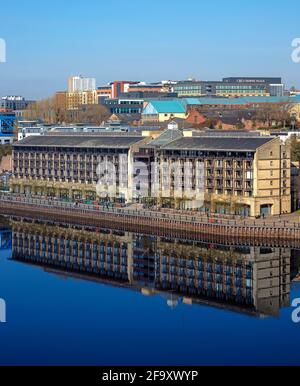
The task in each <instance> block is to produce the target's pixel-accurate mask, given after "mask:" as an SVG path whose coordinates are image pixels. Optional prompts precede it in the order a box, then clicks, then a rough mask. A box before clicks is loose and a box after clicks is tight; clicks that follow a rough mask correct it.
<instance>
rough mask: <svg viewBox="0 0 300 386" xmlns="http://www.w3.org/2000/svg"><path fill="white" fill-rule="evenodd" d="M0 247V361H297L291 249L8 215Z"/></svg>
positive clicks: (299, 328) (296, 289) (299, 268)
mask: <svg viewBox="0 0 300 386" xmlns="http://www.w3.org/2000/svg"><path fill="white" fill-rule="evenodd" d="M0 248H1V249H0V299H2V300H3V301H4V302H5V303H4V302H2V303H0V304H2V311H1V310H0V318H1V315H2V319H3V318H4V317H5V319H6V323H0V347H1V349H0V364H9V365H11V364H17V365H33V364H34V365H49V364H56V365H85V364H87V365H229V364H230V365H244V364H246V365H248V364H258V365H267V364H270V365H277V364H289V365H291V364H297V365H299V364H300V354H299V351H298V347H299V345H300V323H295V322H297V321H298V318H297V311H296V310H295V308H293V307H292V306H291V305H292V302H293V301H294V300H295V299H297V298H300V284H299V280H300V253H299V251H297V250H294V249H291V248H287V247H279V246H278V247H268V246H267V245H263V246H255V245H240V244H239V243H238V242H231V244H229V243H228V244H227V245H224V244H215V243H210V242H208V241H207V240H206V241H205V242H204V241H203V240H198V241H197V242H195V241H189V240H179V239H176V240H175V239H172V238H168V237H164V238H162V237H158V236H155V235H152V236H151V235H142V234H133V233H130V232H128V233H127V232H119V231H116V230H110V229H82V228H79V227H74V226H72V227H71V226H68V225H63V226H62V225H55V224H52V225H50V224H47V225H46V224H33V223H30V222H20V221H10V222H8V221H7V220H1V237H0ZM293 313H294V318H293V317H292V315H293ZM299 314H300V313H299ZM295 316H296V318H295ZM293 319H294V320H293Z"/></svg>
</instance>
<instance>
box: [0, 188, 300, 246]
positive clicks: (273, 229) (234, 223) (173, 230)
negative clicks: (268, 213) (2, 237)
mask: <svg viewBox="0 0 300 386" xmlns="http://www.w3.org/2000/svg"><path fill="white" fill-rule="evenodd" d="M0 213H2V214H4V215H9V216H18V217H21V218H27V217H29V218H33V219H36V220H41V221H60V222H65V223H72V224H78V225H85V226H99V227H100V226H102V227H103V226H107V227H113V228H116V229H120V230H124V231H133V232H146V233H151V230H152V231H153V233H154V231H156V232H157V231H159V233H163V234H165V233H166V234H170V235H173V236H177V235H178V236H179V237H188V238H191V239H194V240H195V239H197V238H200V237H201V236H202V235H209V236H217V237H225V238H226V237H235V238H239V239H240V240H252V241H253V240H256V241H258V243H259V242H260V241H261V240H264V239H268V240H282V241H284V240H293V241H295V242H296V243H297V245H298V243H299V245H300V222H299V215H296V214H295V215H285V216H280V217H279V216H278V217H270V218H266V219H250V218H245V219H243V218H240V217H234V218H233V217H225V216H223V217H220V216H207V215H205V214H200V213H194V212H193V213H189V212H187V213H179V212H178V211H173V210H146V209H142V208H141V207H140V206H136V207H134V206H132V207H126V208H108V207H105V208H104V207H99V206H98V205H87V204H82V203H68V202H63V201H59V200H54V199H53V200H51V199H43V198H31V197H26V196H18V195H14V194H10V193H3V194H0Z"/></svg>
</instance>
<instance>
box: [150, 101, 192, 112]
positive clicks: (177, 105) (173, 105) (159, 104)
mask: <svg viewBox="0 0 300 386" xmlns="http://www.w3.org/2000/svg"><path fill="white" fill-rule="evenodd" d="M149 103H151V105H152V106H153V107H154V109H155V110H156V111H157V113H158V114H164V113H165V114H168V113H177V114H185V113H186V108H185V106H184V105H183V104H182V103H181V102H180V101H178V100H177V101H176V100H174V101H162V100H160V101H150V102H149Z"/></svg>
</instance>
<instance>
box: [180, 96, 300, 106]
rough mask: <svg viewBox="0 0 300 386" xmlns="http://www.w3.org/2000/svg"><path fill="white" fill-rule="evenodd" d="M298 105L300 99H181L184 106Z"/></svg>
mask: <svg viewBox="0 0 300 386" xmlns="http://www.w3.org/2000/svg"><path fill="white" fill-rule="evenodd" d="M279 102H287V103H300V97H240V98H210V97H201V98H183V99H182V103H184V104H185V105H224V106H225V105H229V106H232V105H244V104H245V105H247V104H255V103H279Z"/></svg>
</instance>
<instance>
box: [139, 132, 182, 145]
mask: <svg viewBox="0 0 300 386" xmlns="http://www.w3.org/2000/svg"><path fill="white" fill-rule="evenodd" d="M182 137H183V133H182V131H180V130H178V129H167V130H165V131H164V132H163V133H161V134H160V135H159V136H158V137H157V138H155V139H154V140H153V141H151V142H150V143H149V144H148V146H149V147H161V146H163V145H167V144H168V143H170V142H173V141H175V140H177V139H179V138H182ZM148 146H147V147H148Z"/></svg>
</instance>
